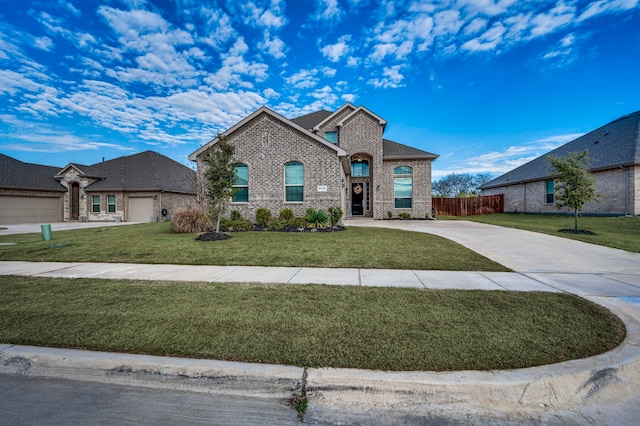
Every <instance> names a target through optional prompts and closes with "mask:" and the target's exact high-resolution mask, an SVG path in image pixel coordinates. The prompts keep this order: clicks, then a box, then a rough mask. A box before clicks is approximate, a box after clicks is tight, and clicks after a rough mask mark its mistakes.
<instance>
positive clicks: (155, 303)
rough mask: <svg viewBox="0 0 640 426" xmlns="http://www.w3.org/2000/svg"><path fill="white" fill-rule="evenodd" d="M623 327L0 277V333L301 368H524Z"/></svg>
mask: <svg viewBox="0 0 640 426" xmlns="http://www.w3.org/2000/svg"><path fill="white" fill-rule="evenodd" d="M624 336H625V328H624V325H623V324H622V322H621V321H620V320H619V319H618V318H617V317H615V316H614V315H613V314H611V313H610V312H609V311H607V310H606V309H604V308H602V307H600V306H598V305H595V304H593V303H591V302H589V301H587V300H585V299H582V298H579V297H577V296H573V295H567V294H557V293H542V292H540V293H523V292H508V291H459V290H439V291H436V290H417V289H398V288H377V287H376V288H369V287H340V286H323V285H275V284H274V285H249V284H215V283H211V284H209V283H207V284H202V283H200V284H193V283H191V284H185V283H174V282H148V281H112V280H96V279H74V280H67V279H55V278H42V277H17V276H0V341H1V342H3V343H12V344H23V345H36V346H52V347H65V348H83V349H91V350H101V351H113V352H130V353H144V354H154V355H171V356H183V357H196V358H209V359H219V360H230V361H244V362H261V363H275V364H286V365H297V366H304V367H345V368H365V369H375V370H400V371H416V370H421V371H452V370H493V369H512V368H523V367H531V366H536V365H542V364H549V363H556V362H561V361H566V360H570V359H578V358H584V357H588V356H592V355H596V354H599V353H602V352H605V351H607V350H610V349H612V348H614V347H616V346H617V345H618V344H619V343H620V342H621V341H622V340H623V339H624Z"/></svg>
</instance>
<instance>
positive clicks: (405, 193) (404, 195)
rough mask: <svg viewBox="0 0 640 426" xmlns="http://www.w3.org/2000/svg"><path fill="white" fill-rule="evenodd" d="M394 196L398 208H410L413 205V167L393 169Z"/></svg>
mask: <svg viewBox="0 0 640 426" xmlns="http://www.w3.org/2000/svg"><path fill="white" fill-rule="evenodd" d="M393 198H394V201H395V208H396V209H410V208H411V207H412V205H413V168H411V167H409V166H399V167H396V168H395V169H393Z"/></svg>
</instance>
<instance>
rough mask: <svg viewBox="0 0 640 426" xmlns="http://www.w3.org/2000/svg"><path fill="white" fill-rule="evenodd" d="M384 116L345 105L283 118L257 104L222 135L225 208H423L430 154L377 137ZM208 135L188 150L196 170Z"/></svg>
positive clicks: (426, 207)
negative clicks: (227, 182) (230, 157)
mask: <svg viewBox="0 0 640 426" xmlns="http://www.w3.org/2000/svg"><path fill="white" fill-rule="evenodd" d="M386 125H387V122H386V121H385V120H384V119H382V118H380V117H379V116H378V115H376V114H374V113H373V112H371V111H369V110H368V109H366V108H365V107H362V106H360V107H355V106H353V105H351V104H345V105H344V106H342V107H341V108H340V109H338V110H337V111H335V112H331V111H317V112H314V113H311V114H308V115H304V116H302V117H298V118H294V119H291V120H289V119H287V118H285V117H283V116H281V115H279V114H277V113H276V112H274V111H272V110H271V109H269V108H267V107H262V108H260V109H258V110H257V111H255V112H254V113H252V114H250V115H249V116H247V117H246V118H244V119H243V120H241V121H240V122H239V123H237V124H236V125H234V126H233V127H231V128H230V129H229V130H227V131H226V132H224V133H223V134H222V136H223V137H226V138H227V140H228V141H229V142H231V143H232V144H233V145H234V146H235V153H236V154H235V159H236V161H238V162H239V163H240V165H239V166H238V167H237V168H236V176H237V181H236V188H237V190H238V192H236V194H235V195H234V197H233V199H232V202H231V209H232V210H237V211H239V212H240V213H241V214H242V215H243V216H244V217H246V218H248V219H252V220H253V219H254V218H255V213H256V210H258V209H259V208H267V209H269V210H270V211H271V212H272V214H274V215H277V214H278V213H279V212H280V211H281V210H282V209H285V208H290V209H291V210H293V212H294V214H295V215H296V216H304V215H305V212H306V210H307V209H309V208H314V209H324V210H327V209H328V208H329V207H341V208H342V209H343V211H344V212H345V213H346V215H347V216H353V217H358V216H359V217H372V218H376V219H382V218H386V217H388V212H391V214H392V215H393V216H394V217H397V216H398V215H399V214H400V213H408V214H409V215H411V216H412V217H417V218H425V217H426V216H427V215H430V214H431V162H432V161H433V160H434V159H436V158H437V155H435V154H431V153H429V152H426V151H421V150H419V149H416V148H412V147H409V146H406V145H402V144H399V143H397V142H392V141H390V140H387V139H384V138H383V134H384V130H385V127H386ZM217 142H218V139H217V138H216V139H213V140H212V141H210V142H209V143H207V144H205V145H203V146H202V147H201V148H200V149H198V150H197V151H195V152H194V153H193V154H191V155H190V156H189V159H190V160H192V161H196V162H197V168H198V172H199V173H202V172H203V171H204V167H205V165H204V163H203V159H204V156H205V155H207V153H208V152H209V151H210V150H211V149H215V146H216V144H217Z"/></svg>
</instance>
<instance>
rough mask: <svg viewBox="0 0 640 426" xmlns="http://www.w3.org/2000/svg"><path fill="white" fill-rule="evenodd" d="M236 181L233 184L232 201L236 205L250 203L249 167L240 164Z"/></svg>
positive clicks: (237, 167) (236, 173) (236, 172)
mask: <svg viewBox="0 0 640 426" xmlns="http://www.w3.org/2000/svg"><path fill="white" fill-rule="evenodd" d="M235 175H236V177H235V181H234V182H233V190H234V193H233V197H232V199H231V201H232V202H234V203H248V202H249V166H247V165H246V164H238V165H237V166H236V169H235Z"/></svg>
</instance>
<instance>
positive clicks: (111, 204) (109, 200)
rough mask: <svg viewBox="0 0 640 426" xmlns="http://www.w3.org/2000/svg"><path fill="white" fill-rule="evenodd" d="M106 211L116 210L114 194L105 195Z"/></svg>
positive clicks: (113, 211) (112, 211)
mask: <svg viewBox="0 0 640 426" xmlns="http://www.w3.org/2000/svg"><path fill="white" fill-rule="evenodd" d="M107 212H109V213H115V212H116V196H115V195H107Z"/></svg>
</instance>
